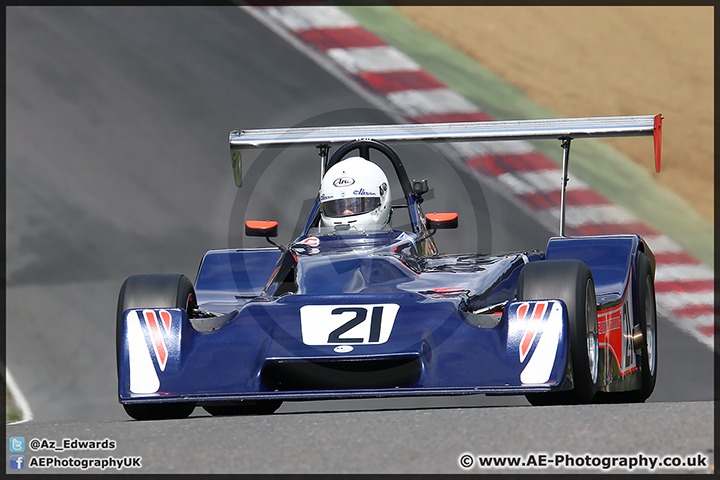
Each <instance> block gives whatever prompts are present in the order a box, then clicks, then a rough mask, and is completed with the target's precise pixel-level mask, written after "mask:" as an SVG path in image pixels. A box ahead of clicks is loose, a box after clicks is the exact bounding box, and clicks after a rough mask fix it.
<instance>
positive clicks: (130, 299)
mask: <svg viewBox="0 0 720 480" xmlns="http://www.w3.org/2000/svg"><path fill="white" fill-rule="evenodd" d="M130 308H184V309H185V310H186V311H187V312H188V316H189V315H190V312H192V311H193V310H195V309H196V308H197V299H196V297H195V289H194V288H193V284H192V282H191V281H190V280H189V279H188V278H187V277H186V276H185V275H182V274H176V273H158V274H148V275H133V276H131V277H128V278H127V280H125V282H124V283H123V284H122V287H121V288H120V295H119V296H118V306H117V315H116V323H115V325H116V331H115V349H116V362H117V369H118V373H119V372H120V342H121V340H122V322H123V316H124V313H125V310H128V309H130ZM123 407H124V408H125V412H127V414H128V415H130V416H131V417H132V418H134V419H136V420H156V419H161V418H183V417H187V416H188V415H190V414H191V413H192V411H193V409H194V408H195V404H194V403H162V404H132V405H125V404H123Z"/></svg>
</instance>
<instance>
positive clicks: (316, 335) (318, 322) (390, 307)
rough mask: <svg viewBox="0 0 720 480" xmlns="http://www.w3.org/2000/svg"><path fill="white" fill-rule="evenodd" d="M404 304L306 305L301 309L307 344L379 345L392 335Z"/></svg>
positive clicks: (304, 341) (303, 334) (301, 321)
mask: <svg viewBox="0 0 720 480" xmlns="http://www.w3.org/2000/svg"><path fill="white" fill-rule="evenodd" d="M399 309H400V305H397V304H394V303H383V304H377V305H305V306H304V307H301V308H300V325H301V329H302V340H303V343H304V344H305V345H358V344H370V345H377V344H381V343H385V342H387V341H388V338H390V332H391V331H392V328H393V324H394V323H395V317H396V315H397V312H398V310H399Z"/></svg>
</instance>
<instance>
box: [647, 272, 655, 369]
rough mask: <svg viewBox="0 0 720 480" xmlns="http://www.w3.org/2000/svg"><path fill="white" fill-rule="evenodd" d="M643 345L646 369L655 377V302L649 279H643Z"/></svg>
mask: <svg viewBox="0 0 720 480" xmlns="http://www.w3.org/2000/svg"><path fill="white" fill-rule="evenodd" d="M645 293H646V294H645V344H646V345H647V347H646V349H647V356H648V368H649V370H650V373H651V374H652V375H655V302H654V301H653V295H652V283H651V281H650V277H646V278H645Z"/></svg>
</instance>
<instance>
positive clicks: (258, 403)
mask: <svg viewBox="0 0 720 480" xmlns="http://www.w3.org/2000/svg"><path fill="white" fill-rule="evenodd" d="M280 405H282V400H246V401H244V402H239V403H230V404H225V405H203V406H202V407H203V409H204V410H205V411H206V412H208V413H209V414H210V415H212V416H214V417H215V416H225V415H269V414H271V413H273V412H274V411H275V410H277V409H278V408H280Z"/></svg>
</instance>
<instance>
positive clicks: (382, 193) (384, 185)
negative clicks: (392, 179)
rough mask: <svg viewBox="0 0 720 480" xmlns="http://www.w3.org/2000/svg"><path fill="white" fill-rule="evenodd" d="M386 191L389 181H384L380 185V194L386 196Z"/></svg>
mask: <svg viewBox="0 0 720 480" xmlns="http://www.w3.org/2000/svg"><path fill="white" fill-rule="evenodd" d="M385 192H387V183H385V182H383V183H382V185H380V196H381V197H382V196H384V195H385Z"/></svg>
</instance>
